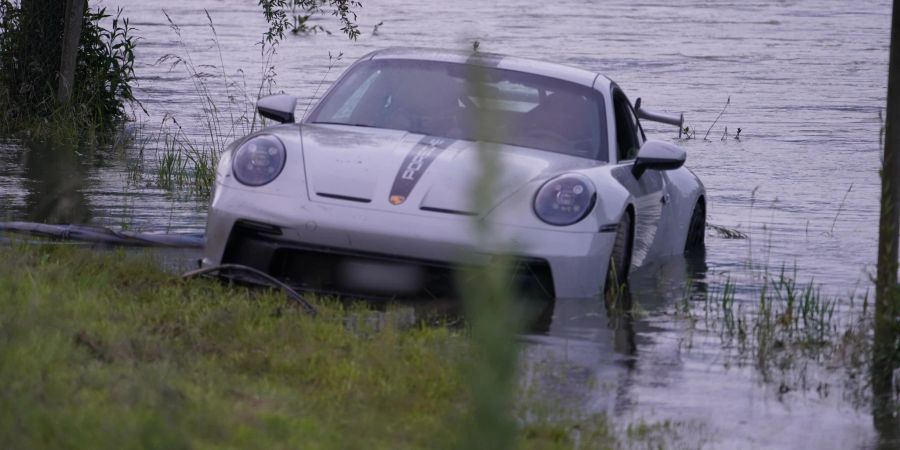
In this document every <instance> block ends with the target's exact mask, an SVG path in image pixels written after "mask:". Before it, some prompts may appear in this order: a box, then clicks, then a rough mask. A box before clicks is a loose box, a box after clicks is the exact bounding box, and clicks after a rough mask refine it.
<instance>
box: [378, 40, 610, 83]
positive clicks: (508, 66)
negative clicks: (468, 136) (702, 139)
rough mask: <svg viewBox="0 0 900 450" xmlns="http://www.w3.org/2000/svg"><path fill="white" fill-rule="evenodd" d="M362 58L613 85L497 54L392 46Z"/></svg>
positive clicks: (591, 75) (553, 66) (572, 70)
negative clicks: (454, 65) (489, 69)
mask: <svg viewBox="0 0 900 450" xmlns="http://www.w3.org/2000/svg"><path fill="white" fill-rule="evenodd" d="M361 59H406V60H419V61H440V62H450V63H457V64H471V65H475V66H480V67H495V68H498V69H505V70H514V71H517V72H526V73H533V74H536V75H543V76H548V77H552V78H557V79H561V80H566V81H569V82H572V83H577V84H581V85H583V86H588V87H592V86H593V87H596V89H598V90H600V91H602V92H606V91H608V90H609V87H610V84H611V83H612V81H610V79H609V78H607V77H605V76H603V75H600V74H598V73H596V72H591V71H588V70H584V69H579V68H576V67H571V66H565V65H562V64H556V63H551V62H546V61H539V60H534V59H527V58H519V57H515V56H507V55H501V54H498V53H484V52H471V51H462V50H442V49H433V48H416V47H392V48H387V49H384V50H376V51H374V52H372V53H369V54H368V55H366V56H364V57H362V58H361Z"/></svg>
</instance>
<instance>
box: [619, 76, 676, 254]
mask: <svg viewBox="0 0 900 450" xmlns="http://www.w3.org/2000/svg"><path fill="white" fill-rule="evenodd" d="M612 99H613V110H614V113H615V123H616V130H615V132H616V140H615V146H616V164H617V166H618V167H616V168H615V169H614V175H615V176H616V179H617V180H618V181H619V182H620V183H621V184H622V185H623V186H625V188H626V189H628V191H629V192H630V193H631V195H632V197H633V198H634V208H635V220H634V244H633V247H632V255H631V264H632V266H633V267H640V266H642V265H644V262H645V260H646V259H647V257H648V256H649V255H650V254H651V253H652V249H653V243H654V240H655V239H656V234H657V230H658V229H659V223H660V220H661V219H662V216H663V213H664V207H665V204H666V203H667V200H668V198H667V196H666V195H665V192H666V185H665V183H666V181H665V177H663V174H662V173H661V172H660V171H658V170H652V169H650V170H646V171H644V173H643V174H641V176H640V177H636V176H635V175H634V172H633V170H632V169H633V167H634V161H635V158H636V157H637V153H638V150H639V149H640V147H641V145H643V143H644V141H645V136H644V131H643V130H642V129H641V125H640V122H639V121H638V119H637V117H636V115H635V113H634V109H633V108H632V106H631V102H629V101H628V97H626V96H625V93H624V92H622V91H621V89H619V88H618V87H614V88H613V95H612Z"/></svg>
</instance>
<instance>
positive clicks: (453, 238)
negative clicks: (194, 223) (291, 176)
mask: <svg viewBox="0 0 900 450" xmlns="http://www.w3.org/2000/svg"><path fill="white" fill-rule="evenodd" d="M218 190H219V192H217V193H216V195H215V196H214V199H213V202H212V204H211V205H210V210H209V218H208V224H207V234H206V236H207V244H206V248H205V250H204V258H203V261H202V264H203V265H204V266H213V265H217V264H221V263H238V264H244V265H249V266H251V267H255V268H257V269H260V270H263V271H265V272H267V273H270V274H272V275H273V276H276V277H278V278H282V279H287V280H288V281H295V282H297V283H294V284H295V285H297V284H299V285H300V287H302V288H310V289H314V290H319V291H326V292H328V291H332V290H334V291H346V290H347V289H346V287H345V286H342V285H341V283H340V282H338V281H339V280H338V279H337V278H339V277H337V276H336V275H335V273H334V272H335V271H336V270H338V268H339V267H343V265H345V264H344V263H346V262H347V261H353V262H354V264H356V263H361V264H363V266H362V267H366V266H365V265H366V264H368V265H370V266H371V264H373V263H375V264H381V265H383V266H384V267H388V268H389V265H391V264H394V265H395V267H394V268H395V269H398V270H401V271H402V270H404V269H402V268H403V267H406V268H409V267H412V266H416V267H420V269H417V270H418V273H419V274H420V276H421V277H422V278H423V279H424V280H425V281H427V282H428V284H429V287H428V293H430V294H433V295H444V294H446V293H447V292H444V291H445V290H446V289H445V288H444V287H442V286H447V285H452V284H453V283H452V274H453V271H454V268H455V267H457V266H458V265H460V264H465V263H472V262H475V263H485V262H489V261H490V259H491V257H492V255H497V254H504V255H508V256H512V257H514V259H515V261H516V262H517V267H518V268H519V269H520V270H519V272H524V274H525V275H532V276H533V277H532V278H536V279H537V282H538V283H539V285H540V287H541V289H542V290H543V291H544V292H545V293H548V294H549V295H551V296H553V297H557V298H588V297H596V296H598V295H600V294H601V293H602V292H603V288H604V286H603V284H604V282H605V278H606V270H607V264H608V261H609V255H610V251H611V249H612V246H613V241H614V239H615V233H601V232H597V233H584V232H568V231H563V230H562V229H561V228H531V227H521V226H511V225H494V226H493V229H492V236H494V239H492V240H491V244H489V245H487V246H483V245H479V242H478V240H477V232H476V230H475V223H474V222H475V220H474V219H473V218H472V217H465V216H459V215H455V214H447V213H440V212H433V213H424V212H423V213H422V214H409V213H400V212H389V211H380V210H375V209H363V208H359V207H354V204H353V203H352V202H347V205H346V206H345V205H343V204H325V203H312V202H308V201H306V199H305V198H302V199H298V198H296V197H290V196H283V195H275V194H264V193H249V192H246V191H244V190H241V189H230V188H228V187H224V186H221V185H220V186H218ZM388 273H397V272H396V271H395V272H388ZM448 280H451V281H449V282H448ZM531 281H532V282H534V281H535V280H534V279H532V280H531ZM388 285H389V284H388ZM435 286H437V287H435ZM451 290H452V289H451ZM356 293H358V294H365V292H356ZM378 294H388V293H381V292H379V293H378Z"/></svg>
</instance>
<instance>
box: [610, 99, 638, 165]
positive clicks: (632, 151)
mask: <svg viewBox="0 0 900 450" xmlns="http://www.w3.org/2000/svg"><path fill="white" fill-rule="evenodd" d="M613 108H614V109H615V113H616V145H617V146H618V150H617V154H616V155H617V159H618V160H619V161H627V160H630V159H634V158H635V157H636V156H637V152H638V149H639V148H641V144H642V143H643V136H642V134H643V133H642V132H641V130H640V129H639V126H638V122H637V118H635V116H634V111H633V110H632V109H631V104H630V103H629V102H628V99H627V98H625V95H624V94H622V93H621V92H616V93H615V94H613Z"/></svg>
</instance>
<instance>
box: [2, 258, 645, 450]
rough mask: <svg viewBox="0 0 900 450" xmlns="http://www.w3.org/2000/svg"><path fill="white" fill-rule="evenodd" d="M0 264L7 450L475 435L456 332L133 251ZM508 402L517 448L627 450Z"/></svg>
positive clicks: (582, 427) (592, 431) (392, 443)
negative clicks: (299, 298) (300, 302)
mask: <svg viewBox="0 0 900 450" xmlns="http://www.w3.org/2000/svg"><path fill="white" fill-rule="evenodd" d="M0 259H2V260H4V264H2V265H0V447H2V448H76V449H77V448H91V449H102V448H115V449H126V448H165V449H178V448H266V449H273V448H321V449H329V448H341V449H352V448H366V449H372V448H390V449H401V448H461V447H463V446H464V445H463V444H462V443H463V442H465V439H464V436H466V434H467V433H469V432H471V431H472V430H471V427H472V426H476V427H477V426H478V424H472V423H471V422H470V421H467V420H465V418H466V416H467V415H468V414H469V411H470V410H471V405H472V404H473V402H472V399H471V396H472V394H471V392H472V391H471V390H470V389H467V388H466V386H465V380H466V375H465V367H466V366H467V365H469V364H470V363H471V359H472V358H473V357H472V356H470V355H471V353H472V352H471V350H472V349H471V348H470V347H471V341H470V339H469V338H468V337H467V332H466V331H465V330H464V329H451V328H448V327H433V326H432V327H426V326H424V325H417V324H414V323H410V321H409V320H406V321H405V323H404V320H402V316H403V315H402V314H400V312H399V311H396V310H395V311H392V310H391V309H388V311H387V312H377V311H373V310H372V309H370V308H368V307H366V306H364V305H359V306H346V305H342V304H340V303H338V302H336V301H331V300H327V299H314V301H315V303H316V305H317V306H318V307H319V308H320V314H319V315H318V316H317V317H315V318H313V317H310V316H307V315H305V314H304V313H303V312H302V310H300V309H299V308H296V307H294V306H293V305H292V304H290V303H288V302H287V301H286V299H285V298H284V296H283V295H280V294H279V293H277V292H263V291H258V290H257V291H252V290H246V289H243V288H237V287H229V286H227V285H224V284H221V283H217V282H213V281H209V280H193V281H185V280H182V279H180V278H178V277H175V276H173V275H171V274H167V273H166V272H164V271H162V270H161V269H160V268H159V264H158V263H157V262H156V261H154V260H153V258H152V257H151V256H148V255H140V254H135V253H123V252H92V251H89V250H85V249H78V248H72V247H70V246H30V245H29V246H26V245H18V244H15V245H12V246H2V247H0ZM523 397H524V396H523ZM519 403H520V404H517V405H516V406H515V408H516V412H515V415H516V417H517V424H518V425H517V428H516V436H517V438H516V447H519V448H550V449H553V448H616V447H620V446H621V445H622V443H621V442H618V443H617V442H616V440H615V439H614V437H612V436H611V433H612V431H611V430H610V428H609V427H608V425H607V423H606V421H605V420H604V418H603V417H602V416H597V415H592V416H579V418H578V419H572V417H576V416H574V415H571V414H566V413H564V412H562V411H560V412H553V413H550V414H540V413H538V411H547V409H546V408H543V407H541V406H540V405H537V404H531V402H530V401H525V400H523V401H521V402H519ZM526 403H527V404H526ZM563 417H566V419H563ZM629 446H630V445H629Z"/></svg>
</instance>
